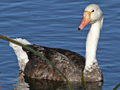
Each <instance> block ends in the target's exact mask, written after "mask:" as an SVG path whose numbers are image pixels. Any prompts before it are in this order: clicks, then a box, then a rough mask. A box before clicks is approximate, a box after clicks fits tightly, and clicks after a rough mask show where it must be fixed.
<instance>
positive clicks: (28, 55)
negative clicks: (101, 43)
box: [9, 4, 103, 82]
mask: <svg viewBox="0 0 120 90" xmlns="http://www.w3.org/2000/svg"><path fill="white" fill-rule="evenodd" d="M89 23H90V24H91V26H90V30H89V32H88V35H87V40H86V57H85V58H84V57H83V56H81V55H80V54H78V53H76V52H73V51H70V50H66V49H61V48H50V47H45V46H39V45H37V44H31V43H30V42H28V41H27V40H26V39H22V38H16V39H14V40H16V41H18V42H20V43H22V44H25V45H27V46H29V47H31V48H32V49H34V50H36V51H38V52H39V53H40V54H42V55H43V56H44V57H46V58H47V59H49V60H50V61H51V62H52V63H53V64H54V65H55V66H56V67H57V68H58V69H59V70H60V71H61V72H62V73H63V74H64V75H65V76H66V78H67V79H68V80H69V81H79V82H82V72H83V74H84V80H85V82H98V81H103V74H102V71H101V69H100V67H99V65H98V62H97V59H96V51H97V45H98V40H99V36H100V31H101V29H102V26H103V14H102V11H101V9H100V7H99V6H98V5H97V4H90V5H88V6H87V7H86V8H85V10H84V14H83V20H82V22H81V24H80V25H79V26H78V30H79V31H80V30H82V29H83V28H84V27H85V26H86V25H87V24H89ZM9 45H10V47H12V48H13V50H14V52H15V53H16V55H17V58H18V63H19V67H20V70H21V71H23V72H24V75H25V76H27V77H30V78H36V79H49V80H56V81H65V79H64V78H63V77H62V76H61V74H60V73H58V71H57V70H55V69H54V68H53V67H52V66H51V65H50V64H48V62H46V61H45V60H44V59H42V58H41V57H39V56H37V55H36V54H34V53H32V52H31V51H29V50H27V49H25V48H23V47H21V46H19V45H16V44H13V43H11V42H10V44H9Z"/></svg>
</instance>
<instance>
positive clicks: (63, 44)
mask: <svg viewBox="0 0 120 90" xmlns="http://www.w3.org/2000/svg"><path fill="white" fill-rule="evenodd" d="M92 3H96V4H98V5H99V6H100V7H101V9H102V11H103V16H104V25H103V29H102V31H101V35H100V40H99V44H98V51H97V59H98V62H99V66H100V68H101V70H102V72H103V75H104V82H103V86H102V90H112V89H113V88H114V87H115V86H116V85H117V84H119V83H120V63H119V62H120V5H119V4H120V0H100V1H96V0H52V1H51V0H35V1H34V0H31V1H30V0H1V1H0V34H1V35H5V36H8V37H10V38H16V37H20V38H25V39H27V40H28V41H30V42H31V43H32V44H34V43H35V44H39V45H42V46H49V47H56V48H64V49H69V50H72V51H75V52H77V53H80V54H81V55H83V56H85V42H86V37H87V33H88V30H89V27H90V25H88V26H86V27H85V28H84V29H83V30H82V31H78V30H77V27H78V25H79V24H80V22H81V20H82V16H83V11H84V8H85V7H86V6H87V5H89V4H92ZM0 71H1V73H0V82H1V86H2V90H20V89H18V88H17V87H19V86H21V89H22V90H29V85H28V84H27V83H25V82H24V81H23V83H20V84H19V82H21V81H20V80H19V79H17V78H18V77H19V66H18V61H17V58H16V55H15V53H14V52H13V50H12V48H11V47H9V43H8V42H6V41H4V40H2V39H0ZM13 84H18V85H17V87H15V85H13ZM24 87H25V88H24Z"/></svg>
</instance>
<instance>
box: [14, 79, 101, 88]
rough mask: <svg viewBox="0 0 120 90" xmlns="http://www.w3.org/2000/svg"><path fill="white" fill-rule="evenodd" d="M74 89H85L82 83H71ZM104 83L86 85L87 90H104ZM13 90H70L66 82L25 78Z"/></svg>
mask: <svg viewBox="0 0 120 90" xmlns="http://www.w3.org/2000/svg"><path fill="white" fill-rule="evenodd" d="M70 83H71V85H72V88H73V89H78V90H80V89H83V85H82V83H81V82H70ZM102 85H103V83H102V82H95V83H86V90H102ZM13 86H15V88H14V89H13V90H64V89H69V87H68V85H67V83H66V82H62V81H52V80H41V79H33V78H28V77H24V78H22V79H20V80H19V82H18V83H16V84H14V85H13Z"/></svg>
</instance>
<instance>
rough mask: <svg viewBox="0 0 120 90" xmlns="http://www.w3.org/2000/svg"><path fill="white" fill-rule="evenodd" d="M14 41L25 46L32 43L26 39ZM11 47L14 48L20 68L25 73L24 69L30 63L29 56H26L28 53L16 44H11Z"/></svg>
mask: <svg viewBox="0 0 120 90" xmlns="http://www.w3.org/2000/svg"><path fill="white" fill-rule="evenodd" d="M13 40H16V41H18V42H20V43H22V44H25V45H31V43H30V42H28V41H27V40H25V39H21V38H16V39H13ZM9 46H10V47H12V48H13V50H14V52H15V54H16V56H17V58H18V63H19V67H20V69H21V70H22V71H24V68H25V66H26V63H27V62H28V61H29V60H28V55H27V54H26V52H25V51H24V50H23V49H22V47H21V46H19V45H16V44H14V43H11V42H10V44H9Z"/></svg>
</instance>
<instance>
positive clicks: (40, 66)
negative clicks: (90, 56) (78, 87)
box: [24, 45, 85, 82]
mask: <svg viewBox="0 0 120 90" xmlns="http://www.w3.org/2000/svg"><path fill="white" fill-rule="evenodd" d="M29 46H30V47H31V48H33V49H35V50H37V51H38V52H40V53H41V54H42V55H43V56H45V57H46V58H47V59H49V60H50V61H51V62H52V63H53V64H54V65H55V66H56V67H57V68H58V69H59V70H60V71H61V72H62V73H63V74H64V75H65V76H66V77H67V79H68V80H69V81H80V82H81V72H82V71H83V70H84V66H85V58H84V57H82V56H81V55H79V54H77V53H75V52H72V51H69V50H65V49H58V48H48V47H43V46H38V45H29ZM24 51H26V53H27V54H28V58H29V61H28V63H27V64H26V67H25V70H24V74H25V76H28V77H32V78H39V79H49V80H58V81H65V80H64V78H63V77H62V76H61V75H60V74H59V73H58V71H57V70H55V69H54V68H53V67H52V66H51V65H50V64H49V63H48V62H46V61H45V60H43V59H42V58H40V57H38V56H37V55H35V54H34V53H32V52H30V51H28V50H25V49H24Z"/></svg>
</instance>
